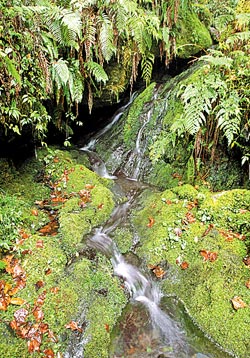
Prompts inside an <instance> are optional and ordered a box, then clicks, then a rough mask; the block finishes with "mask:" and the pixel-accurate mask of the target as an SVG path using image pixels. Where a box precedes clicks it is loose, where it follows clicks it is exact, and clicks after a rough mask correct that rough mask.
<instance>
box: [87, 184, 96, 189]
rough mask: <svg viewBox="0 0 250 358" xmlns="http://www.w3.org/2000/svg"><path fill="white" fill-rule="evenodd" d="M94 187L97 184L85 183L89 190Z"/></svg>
mask: <svg viewBox="0 0 250 358" xmlns="http://www.w3.org/2000/svg"><path fill="white" fill-rule="evenodd" d="M94 187H95V186H94V185H92V184H86V185H85V188H86V189H88V190H91V189H93V188H94Z"/></svg>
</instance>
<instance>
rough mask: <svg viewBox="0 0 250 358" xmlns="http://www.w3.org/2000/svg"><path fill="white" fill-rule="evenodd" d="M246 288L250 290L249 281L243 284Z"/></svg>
mask: <svg viewBox="0 0 250 358" xmlns="http://www.w3.org/2000/svg"><path fill="white" fill-rule="evenodd" d="M245 286H246V288H248V289H250V279H249V280H247V282H246V283H245Z"/></svg>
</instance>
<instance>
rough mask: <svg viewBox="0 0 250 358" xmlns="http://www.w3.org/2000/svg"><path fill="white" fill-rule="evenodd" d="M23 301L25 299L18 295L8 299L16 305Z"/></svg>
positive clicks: (21, 303)
mask: <svg viewBox="0 0 250 358" xmlns="http://www.w3.org/2000/svg"><path fill="white" fill-rule="evenodd" d="M25 302H26V301H25V300H24V299H23V298H20V297H12V298H11V300H10V303H11V304H12V305H18V306H21V305H23V304H24V303H25Z"/></svg>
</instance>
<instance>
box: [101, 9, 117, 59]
mask: <svg viewBox="0 0 250 358" xmlns="http://www.w3.org/2000/svg"><path fill="white" fill-rule="evenodd" d="M100 20H101V27H100V33H99V40H100V46H101V51H102V55H103V57H104V59H105V60H106V61H107V62H108V61H109V60H110V59H111V57H112V56H113V54H115V52H116V47H115V46H114V45H113V40H114V33H113V26H112V22H111V21H110V20H109V18H108V16H107V15H106V14H104V13H102V14H101V15H100Z"/></svg>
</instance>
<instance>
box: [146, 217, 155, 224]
mask: <svg viewBox="0 0 250 358" xmlns="http://www.w3.org/2000/svg"><path fill="white" fill-rule="evenodd" d="M148 220H149V223H148V224H147V227H152V226H153V225H154V223H155V219H154V218H152V217H151V216H150V217H149V218H148Z"/></svg>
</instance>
